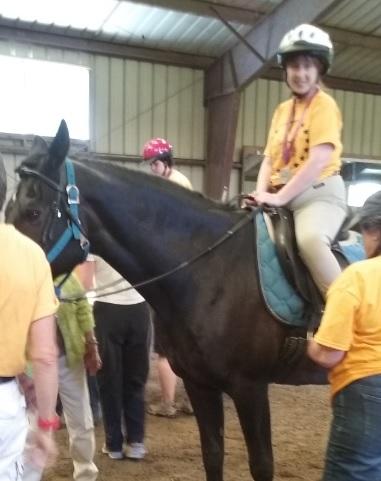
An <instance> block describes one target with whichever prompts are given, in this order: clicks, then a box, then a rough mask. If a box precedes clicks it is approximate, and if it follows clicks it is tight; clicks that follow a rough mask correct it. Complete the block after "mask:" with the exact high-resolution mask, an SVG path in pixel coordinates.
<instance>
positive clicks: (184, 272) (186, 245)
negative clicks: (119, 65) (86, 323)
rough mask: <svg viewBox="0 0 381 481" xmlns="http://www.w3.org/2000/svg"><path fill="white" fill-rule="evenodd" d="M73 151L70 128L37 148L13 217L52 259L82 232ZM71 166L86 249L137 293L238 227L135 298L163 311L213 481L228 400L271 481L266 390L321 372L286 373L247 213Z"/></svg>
mask: <svg viewBox="0 0 381 481" xmlns="http://www.w3.org/2000/svg"><path fill="white" fill-rule="evenodd" d="M68 150H69V134H68V131H67V127H66V124H65V123H64V122H63V123H61V126H60V128H59V130H58V132H57V135H56V137H55V139H54V141H53V142H52V144H51V146H50V147H49V148H48V146H47V145H46V143H45V142H44V141H43V140H42V139H41V138H36V139H35V142H34V145H33V148H32V151H31V153H30V155H29V156H28V157H27V158H26V159H25V160H24V162H23V163H22V168H21V170H20V176H21V180H20V183H19V185H18V189H17V194H16V196H15V197H14V199H13V200H12V201H11V203H10V204H9V205H8V208H7V220H8V222H13V223H14V224H15V225H16V227H17V228H18V229H20V230H21V231H22V232H24V233H25V234H27V235H29V236H30V237H32V238H33V239H34V240H35V241H37V242H38V243H40V244H41V245H42V247H43V248H44V249H45V251H46V252H48V251H50V252H51V248H52V246H53V244H55V242H56V240H57V239H58V237H59V236H61V234H62V233H63V232H64V231H65V229H66V228H67V226H68V224H72V225H74V226H76V225H77V224H78V221H77V220H76V219H75V217H76V214H75V213H74V214H73V211H72V210H70V209H69V207H68V204H67V195H66V189H65V188H66V184H67V180H66V175H65V166H64V164H65V158H66V156H67V153H68ZM73 165H74V170H75V177H76V179H75V183H76V185H77V186H78V188H79V192H80V205H79V218H80V221H81V226H80V228H81V230H82V232H83V234H85V236H86V237H87V238H88V239H89V241H90V246H91V247H90V250H91V252H93V253H95V254H97V255H99V256H101V257H103V258H104V259H105V260H106V261H107V262H108V263H109V264H111V265H112V266H113V267H114V268H115V269H117V270H118V271H119V272H120V273H121V274H122V275H123V276H124V277H125V278H126V279H128V280H129V281H130V282H131V283H132V284H135V283H139V282H141V281H144V280H146V279H149V278H152V277H154V276H158V275H160V274H162V273H165V272H167V271H171V270H172V269H173V268H174V267H176V266H178V265H180V264H181V263H182V262H183V261H185V260H187V259H190V258H192V257H194V256H197V254H198V253H201V252H203V251H205V249H207V248H208V247H209V246H211V245H213V244H214V243H215V242H216V241H217V240H218V239H221V238H222V237H224V234H226V233H227V232H228V231H229V230H230V229H232V228H233V230H235V228H234V226H237V224H238V225H239V226H240V228H239V229H238V228H237V230H236V232H235V233H234V234H233V235H227V236H226V237H227V239H226V240H225V241H224V242H222V243H219V245H218V246H216V247H215V248H214V249H212V250H211V251H210V252H209V253H208V254H206V255H204V256H202V257H201V258H200V259H198V260H197V261H196V262H193V263H191V264H189V265H186V266H185V267H184V268H182V269H179V270H176V272H174V273H173V274H172V275H169V276H167V277H164V278H162V279H160V280H158V281H157V282H154V283H152V284H149V285H146V286H143V287H140V288H139V289H138V290H139V291H140V292H141V294H142V295H143V296H144V297H145V298H146V299H147V301H148V302H149V303H150V304H151V306H152V307H153V308H154V309H155V311H156V312H157V314H158V318H159V319H160V321H158V325H155V329H156V330H157V331H158V332H159V333H160V337H161V338H163V340H164V343H165V350H166V353H167V355H168V358H169V361H170V364H171V366H172V367H173V369H174V371H175V372H176V373H177V374H178V375H179V376H181V377H182V378H183V380H184V384H185V387H186V390H187V392H188V395H189V397H190V400H191V403H192V405H193V408H194V412H195V415H196V419H197V423H198V426H199V430H200V437H201V446H202V455H203V461H204V466H205V471H206V478H207V481H222V480H223V457H224V413H223V402H222V394H223V393H227V394H228V395H229V396H230V397H231V398H232V399H233V401H234V404H235V406H236V409H237V412H238V416H239V420H240V423H241V426H242V430H243V433H244V436H245V440H246V445H247V449H248V454H249V463H250V470H251V474H252V476H253V478H254V479H255V480H256V481H271V480H272V479H273V453H272V445H271V427H270V412H269V401H268V385H269V383H270V382H282V383H290V384H300V383H316V384H317V383H322V382H325V373H324V372H322V371H320V370H319V369H317V368H315V367H314V366H313V365H312V363H309V361H308V360H307V359H305V358H303V359H302V360H301V362H300V363H299V364H298V365H297V367H296V368H294V369H293V370H291V371H290V370H289V369H287V368H285V367H284V366H282V364H281V363H280V362H279V353H280V351H281V348H282V344H283V341H284V339H285V337H287V336H288V335H290V334H291V329H290V328H288V327H286V326H283V325H282V324H280V323H279V322H278V321H276V320H275V319H274V318H273V317H272V316H271V315H270V314H269V312H268V311H267V310H266V308H265V306H264V304H263V301H262V299H261V295H260V292H259V286H258V278H257V274H256V259H255V249H254V247H253V246H254V240H253V236H254V229H253V226H252V223H251V222H245V220H244V219H245V216H247V212H243V211H234V210H233V209H230V208H228V207H226V206H223V205H219V204H217V203H214V202H212V201H210V200H208V199H206V198H204V197H203V196H201V195H200V194H196V193H193V192H189V191H187V190H185V189H183V188H181V187H179V186H177V185H174V184H172V183H169V182H167V181H165V180H162V179H159V178H156V177H153V176H149V175H146V174H143V173H139V172H133V171H130V170H128V169H125V168H122V167H116V166H112V165H109V164H107V163H99V162H97V163H92V162H89V161H86V162H85V161H80V162H79V161H78V162H74V163H73ZM69 183H72V181H70V182H69ZM72 194H73V192H72ZM75 197H76V195H75V189H74V198H75ZM74 201H75V199H74ZM74 203H75V202H74ZM77 227H78V226H77ZM82 241H83V239H82ZM84 255H85V253H84V250H83V248H82V247H81V246H80V242H79V241H78V240H76V239H70V240H69V241H68V243H67V245H66V246H65V247H64V249H63V250H62V252H61V253H60V254H59V255H58V257H57V258H56V259H55V260H54V261H53V263H52V268H53V271H54V274H55V275H56V274H59V273H62V272H67V271H69V270H71V269H72V268H73V267H74V265H75V264H77V263H79V262H81V261H82V260H83V258H84ZM290 442H292V440H290Z"/></svg>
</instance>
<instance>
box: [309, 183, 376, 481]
mask: <svg viewBox="0 0 381 481" xmlns="http://www.w3.org/2000/svg"><path fill="white" fill-rule="evenodd" d="M360 224H361V229H362V235H363V240H364V246H365V251H366V255H367V260H364V261H361V262H356V263H354V264H352V265H351V266H349V267H347V268H346V269H345V270H344V271H343V273H342V274H341V275H340V276H339V277H338V278H337V279H336V281H335V282H334V283H333V284H332V285H331V287H330V289H329V291H328V297H327V305H326V309H325V312H324V316H323V319H322V322H321V325H320V327H319V329H318V331H317V333H316V335H315V337H314V339H312V340H310V341H309V343H308V348H307V352H308V355H309V356H310V358H311V359H313V360H314V361H315V362H316V363H318V364H320V365H321V366H323V367H326V368H328V369H329V370H330V371H329V381H330V385H331V394H332V408H333V420H332V424H331V432H330V437H329V442H328V448H327V455H326V462H325V469H324V476H323V481H380V479H381V192H378V193H376V194H374V195H372V196H371V197H369V198H368V200H367V201H366V202H365V204H364V206H363V208H362V210H361V213H360Z"/></svg>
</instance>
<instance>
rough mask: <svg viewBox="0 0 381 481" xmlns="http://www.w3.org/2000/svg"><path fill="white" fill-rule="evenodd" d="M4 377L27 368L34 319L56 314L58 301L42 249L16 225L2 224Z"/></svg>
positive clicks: (0, 350)
mask: <svg viewBox="0 0 381 481" xmlns="http://www.w3.org/2000/svg"><path fill="white" fill-rule="evenodd" d="M0 252H1V269H0V376H16V375H18V374H20V373H22V372H23V371H24V369H25V363H26V359H25V352H26V346H27V339H28V334H29V329H30V326H31V323H32V322H33V321H37V320H38V319H41V318H43V317H47V316H50V315H52V314H54V313H55V312H56V310H57V308H58V301H57V299H56V296H55V293H54V286H53V279H52V274H51V270H50V265H49V263H48V261H47V259H46V256H45V254H44V252H43V251H42V249H41V248H40V247H39V246H38V245H37V244H36V243H35V242H33V241H32V240H31V239H29V238H28V237H26V236H24V235H23V234H21V233H20V232H18V231H17V230H16V229H15V228H14V227H13V226H11V225H6V224H1V225H0Z"/></svg>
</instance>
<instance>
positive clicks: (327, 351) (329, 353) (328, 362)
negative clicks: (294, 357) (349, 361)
mask: <svg viewBox="0 0 381 481" xmlns="http://www.w3.org/2000/svg"><path fill="white" fill-rule="evenodd" d="M345 354H346V352H345V351H340V350H338V349H332V348H330V347H325V346H322V345H321V344H319V343H317V342H316V341H315V340H314V339H310V340H309V341H308V346H307V355H308V356H309V357H310V358H311V359H312V360H313V361H314V362H316V364H319V365H320V366H322V367H325V368H326V369H331V368H333V367H335V366H336V365H337V364H339V362H341V361H342V360H343V358H344V356H345Z"/></svg>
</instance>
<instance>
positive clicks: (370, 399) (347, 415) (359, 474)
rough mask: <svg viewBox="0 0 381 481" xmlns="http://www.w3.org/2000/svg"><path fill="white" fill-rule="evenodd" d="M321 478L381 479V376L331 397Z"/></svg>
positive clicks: (331, 480) (338, 480)
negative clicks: (331, 410) (325, 452)
mask: <svg viewBox="0 0 381 481" xmlns="http://www.w3.org/2000/svg"><path fill="white" fill-rule="evenodd" d="M322 481H381V375H376V376H369V377H365V378H363V379H359V380H358V381H355V382H353V383H352V384H350V385H348V386H346V387H345V388H344V389H342V390H341V391H340V392H339V393H338V394H337V395H336V396H335V397H334V399H333V420H332V424H331V432H330V437H329V441H328V448H327V454H326V462H325V468H324V476H323V479H322Z"/></svg>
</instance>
